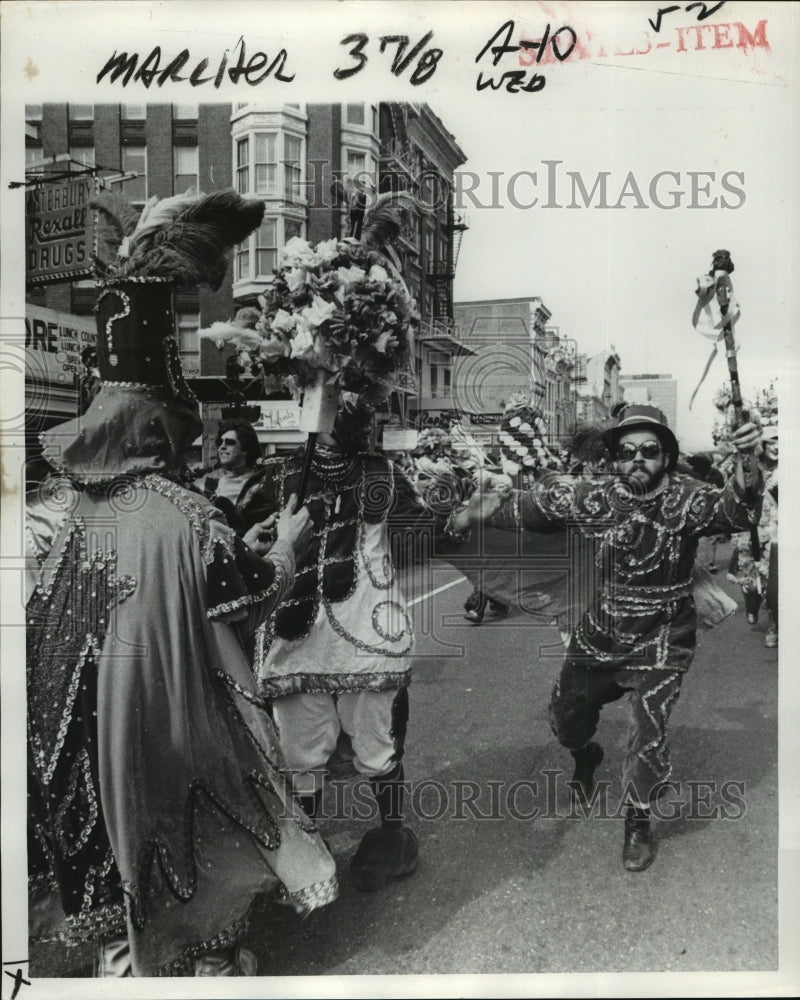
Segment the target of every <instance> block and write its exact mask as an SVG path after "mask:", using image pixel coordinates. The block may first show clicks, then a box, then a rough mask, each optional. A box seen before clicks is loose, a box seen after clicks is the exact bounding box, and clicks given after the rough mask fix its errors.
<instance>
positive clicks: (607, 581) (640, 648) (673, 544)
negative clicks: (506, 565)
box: [490, 474, 761, 670]
mask: <svg viewBox="0 0 800 1000" xmlns="http://www.w3.org/2000/svg"><path fill="white" fill-rule="evenodd" d="M760 510H761V496H760V495H756V497H755V499H754V501H753V503H752V504H750V505H748V504H746V503H745V500H744V497H743V495H742V494H741V492H740V490H739V487H738V486H737V484H736V483H735V481H734V480H733V479H730V480H729V481H728V482H727V483H726V484H725V486H724V487H723V488H718V487H715V486H711V485H709V484H708V483H703V482H699V481H697V480H695V479H692V478H690V477H688V476H685V475H682V474H672V475H667V476H665V477H664V479H663V480H662V482H661V484H660V486H659V487H658V488H657V489H656V490H655V491H654V492H653V493H651V494H649V495H646V496H641V495H636V494H635V493H634V492H632V491H631V489H630V488H629V487H627V486H626V485H625V484H624V482H623V481H622V480H621V479H620V478H619V477H617V476H610V477H605V478H601V479H595V480H578V479H575V478H573V477H571V476H549V477H546V478H544V479H542V480H541V481H540V482H539V483H537V484H536V485H535V486H534V487H533V488H532V489H530V490H527V491H522V492H521V491H512V493H511V494H510V496H509V497H508V499H507V501H506V503H505V504H504V506H503V507H502V508H501V510H500V511H499V512H498V513H497V514H496V515H495V516H494V517H493V518H491V520H490V523H491V524H494V525H495V526H497V527H502V528H506V529H510V530H519V529H520V528H524V529H525V530H527V531H534V532H535V531H548V532H550V531H559V530H564V529H567V531H568V532H572V533H573V535H574V536H575V537H576V538H581V537H583V538H586V539H587V540H588V542H589V545H588V548H587V549H586V553H587V555H588V556H589V559H587V560H586V561H585V563H584V564H583V567H582V569H581V570H580V571H582V572H584V573H586V574H590V575H591V576H592V580H591V586H590V587H589V588H588V589H589V590H590V591H592V592H593V594H594V596H593V598H592V599H591V601H590V604H589V607H588V609H587V610H586V611H585V613H584V614H583V615H582V617H581V619H580V621H579V622H577V623H576V625H575V627H574V628H573V630H572V637H571V640H570V645H569V649H568V656H569V657H570V658H572V659H577V660H580V661H581V662H583V663H585V665H586V666H587V667H604V666H606V667H608V666H613V667H615V668H626V669H635V670H652V669H656V668H658V669H669V670H687V669H688V668H689V666H690V665H691V662H692V656H693V653H694V647H695V642H696V630H697V614H696V610H695V605H694V600H693V597H692V589H693V567H694V561H695V555H696V552H697V543H698V539H699V538H700V537H701V536H703V535H711V534H717V533H719V532H721V531H731V530H733V531H741V530H742V529H743V528H747V527H748V526H749V525H751V524H755V523H757V522H758V519H759V516H760ZM573 573H574V570H573Z"/></svg>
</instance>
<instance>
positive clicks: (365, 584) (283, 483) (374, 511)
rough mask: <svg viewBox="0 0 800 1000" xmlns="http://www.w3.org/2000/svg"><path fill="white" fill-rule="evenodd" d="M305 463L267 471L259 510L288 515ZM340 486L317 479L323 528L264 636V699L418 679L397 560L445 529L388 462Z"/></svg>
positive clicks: (314, 486)
mask: <svg viewBox="0 0 800 1000" xmlns="http://www.w3.org/2000/svg"><path fill="white" fill-rule="evenodd" d="M300 468H301V457H300V456H293V457H292V458H289V459H281V458H276V459H272V460H269V461H268V462H267V466H266V470H265V476H264V481H263V487H262V490H261V491H260V495H259V500H258V502H259V506H260V507H261V508H262V509H264V510H265V511H267V512H269V510H270V508H271V509H272V510H280V509H281V508H282V507H283V506H284V505H285V503H286V502H287V501H288V499H289V496H290V495H291V493H293V492H294V493H296V492H297V484H298V482H299V475H300ZM341 470H342V471H341V473H340V475H339V476H338V478H336V477H332V476H326V474H325V469H324V467H320V466H319V465H317V466H316V467H315V469H314V471H312V476H311V480H310V483H309V487H308V493H307V496H306V505H307V507H308V510H309V513H310V514H311V518H312V521H313V525H314V531H313V538H312V542H311V545H310V546H309V550H308V552H307V553H306V555H305V556H304V557H303V558H302V559H301V561H300V562H299V564H298V566H297V571H296V573H295V579H294V584H293V586H292V589H291V591H290V592H289V593H288V595H287V596H286V597H285V598H284V599H283V600H282V601H281V603H280V605H279V607H278V609H277V611H276V613H275V615H274V616H273V617H272V618H271V619H270V621H269V622H268V624H267V625H266V626H265V627H264V628H263V629H262V630H260V632H259V639H258V642H257V645H256V656H255V671H256V675H257V678H258V682H259V687H260V690H261V692H262V694H264V695H265V696H268V697H276V696H280V695H286V694H294V693H297V692H318V691H328V692H340V691H370V690H371V691H383V690H391V689H395V688H402V687H405V686H406V685H407V684H408V683H409V682H410V679H411V675H410V664H409V661H408V658H407V657H408V654H409V653H410V651H411V648H412V645H413V632H412V624H411V619H410V616H409V615H408V612H407V609H406V604H405V600H404V598H403V595H402V593H401V592H400V589H399V586H398V582H397V579H396V576H395V561H396V558H397V557H398V556H404V555H407V554H408V552H409V549H411V550H413V551H415V552H417V553H419V552H420V551H421V550H423V549H424V547H425V539H428V541H429V543H430V544H432V542H433V539H434V537H435V536H437V535H438V533H439V532H440V530H441V528H442V526H443V525H444V522H445V514H446V512H445V511H442V512H441V514H438V513H437V512H435V511H433V510H432V509H431V508H429V507H427V506H426V505H425V504H424V503H423V501H422V499H421V497H420V496H419V494H418V493H417V492H416V490H415V489H414V487H413V486H412V484H411V482H410V480H409V479H408V478H407V477H406V475H405V474H404V473H402V472H401V471H400V470H399V469H398V468H397V467H395V466H394V465H393V464H392V463H391V462H390V461H389V460H388V459H387V458H385V457H384V456H382V455H377V454H372V453H363V454H360V455H357V456H355V457H354V458H353V459H352V460H351V461H350V462H349V464H347V463H343V464H342V467H341Z"/></svg>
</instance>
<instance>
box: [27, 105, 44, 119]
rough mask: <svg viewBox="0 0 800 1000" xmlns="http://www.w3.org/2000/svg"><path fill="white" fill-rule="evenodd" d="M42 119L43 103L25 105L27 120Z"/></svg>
mask: <svg viewBox="0 0 800 1000" xmlns="http://www.w3.org/2000/svg"><path fill="white" fill-rule="evenodd" d="M41 120H42V106H41V104H26V105H25V121H26V122H40V121H41Z"/></svg>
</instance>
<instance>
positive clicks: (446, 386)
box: [442, 368, 452, 398]
mask: <svg viewBox="0 0 800 1000" xmlns="http://www.w3.org/2000/svg"><path fill="white" fill-rule="evenodd" d="M451 374H452V373H451V371H450V369H449V368H442V395H443V396H446V397H447V398H449V397H450V395H451V393H450V375H451Z"/></svg>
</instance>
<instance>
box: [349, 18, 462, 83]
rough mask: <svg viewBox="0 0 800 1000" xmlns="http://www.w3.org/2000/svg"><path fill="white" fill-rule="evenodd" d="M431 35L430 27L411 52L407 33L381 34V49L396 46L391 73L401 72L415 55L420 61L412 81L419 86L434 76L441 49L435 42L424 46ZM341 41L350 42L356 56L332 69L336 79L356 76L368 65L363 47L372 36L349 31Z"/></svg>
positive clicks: (351, 53)
mask: <svg viewBox="0 0 800 1000" xmlns="http://www.w3.org/2000/svg"><path fill="white" fill-rule="evenodd" d="M432 38H433V32H432V31H429V32H428V34H427V35H425V36H424V37H423V38H421V39H420V40H419V41H418V42H417V44H416V45H414V46H413V47H412V49H411V51H410V52H408V53H406V49H407V48H408V43H409V37H408V35H381V37H380V38H379V39H378V41H379V42H380V47H379V51H380V52H385V51H386V49H387V47H388V46H390V45H396V46H397V48H396V49H395V54H394V59H392V73H393V74H394V75H395V76H400V74H401V73H403V72H404V71H405V70H406V69H408V67H409V66H410V65H411V63H413V62H414V60H415V59H416V60H417V64H416V66H415V67H414V69H413V70H412V72H411V76H410V77H409V83H411V84H412V85H413V86H414V87H418V86H419V85H420V84H421V83H424V82H425V81H426V80H428V79H430V77H432V76H433V74H434V73H435V72H436V67H437V65H438V63H439V60H440V59H441V58H442V50H441V49H437V48H435V47H433V46H431V47H430V48H425V46H426V45H427V44H428V42H429V41H430V40H431V39H432ZM340 44H341V45H350V46H351V48H350V50H349V53H348V54H349V55H350V56H351V58H352V59H354V60H355V65H353V66H340V67H339V68H338V69H335V70H334V71H333V75H334V76H335V77H336V79H337V80H346V79H347V78H348V77H349V76H354V75H355V74H356V73H358V72H359V70H361V69H363V68H364V66H365V65H366V63H367V58H368V57H367V54H366V52H365V51H364V49H365V48H366V47H367V45H368V44H369V36H368V35H363V34H361V33H356V34H354V35H346V36H345V37H344V38H343V39H342V41H341V43H340Z"/></svg>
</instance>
